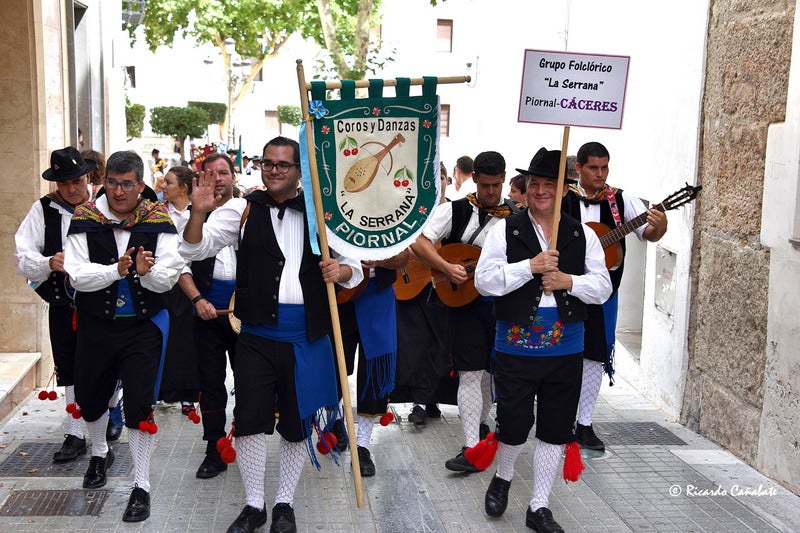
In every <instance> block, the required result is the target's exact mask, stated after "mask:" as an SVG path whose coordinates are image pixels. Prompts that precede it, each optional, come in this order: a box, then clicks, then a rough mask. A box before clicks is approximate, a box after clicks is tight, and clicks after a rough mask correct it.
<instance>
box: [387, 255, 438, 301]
mask: <svg viewBox="0 0 800 533" xmlns="http://www.w3.org/2000/svg"><path fill="white" fill-rule="evenodd" d="M429 283H431V269H430V268H428V266H426V265H425V263H423V262H422V261H420V260H419V259H417V258H416V257H414V256H411V257H409V259H408V264H406V266H404V267H402V268H399V269H397V280H396V281H395V282H394V285H393V287H394V295H395V298H397V299H398V300H402V301H406V300H410V299H412V298H414V297H416V296H417V295H418V294H419V293H421V292H422V289H424V288H425V287H427V286H428V284H429Z"/></svg>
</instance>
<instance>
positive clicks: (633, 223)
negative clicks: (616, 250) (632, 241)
mask: <svg viewBox="0 0 800 533" xmlns="http://www.w3.org/2000/svg"><path fill="white" fill-rule="evenodd" d="M651 209H658V210H659V211H661V212H662V213H663V212H665V211H666V209H664V205H663V204H656V205H654V206H653V207H652V208H651ZM645 222H647V211H645V212H644V213H642V214H640V215H639V216H637V217H635V218H632V219H631V220H629V221H628V222H626V223H624V224H622V225H621V226H617V227H616V228H614V229H612V230H611V231H609V232H608V233H606V234H605V235H603V236H602V237H600V244H601V245H602V246H603V248H607V247H609V246H611V245H612V244H614V243H615V242H617V241H621V240H622V239H624V238H625V235H627V234H628V233H630V232H632V231H634V230H635V229H636V228H638V227H639V226H643V225H644V223H645Z"/></svg>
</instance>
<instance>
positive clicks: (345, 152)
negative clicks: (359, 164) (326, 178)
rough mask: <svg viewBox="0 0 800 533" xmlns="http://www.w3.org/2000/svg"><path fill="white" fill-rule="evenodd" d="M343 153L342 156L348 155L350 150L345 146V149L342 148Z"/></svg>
mask: <svg viewBox="0 0 800 533" xmlns="http://www.w3.org/2000/svg"><path fill="white" fill-rule="evenodd" d="M343 153H344V156H345V157H347V156H349V155H350V150H349V149H347V148H345V150H344V152H343Z"/></svg>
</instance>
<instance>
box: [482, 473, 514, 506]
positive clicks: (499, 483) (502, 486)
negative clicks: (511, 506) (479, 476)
mask: <svg viewBox="0 0 800 533" xmlns="http://www.w3.org/2000/svg"><path fill="white" fill-rule="evenodd" d="M510 486H511V482H510V481H506V480H505V479H500V478H499V477H497V474H495V476H494V477H493V478H492V482H491V483H489V488H488V489H486V498H484V501H483V506H484V509H485V510H486V514H488V515H489V516H494V517H498V516H503V513H505V512H506V507H508V488H509V487H510Z"/></svg>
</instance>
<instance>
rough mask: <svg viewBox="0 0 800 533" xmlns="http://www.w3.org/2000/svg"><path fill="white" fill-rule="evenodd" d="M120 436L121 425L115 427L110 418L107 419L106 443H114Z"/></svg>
mask: <svg viewBox="0 0 800 533" xmlns="http://www.w3.org/2000/svg"><path fill="white" fill-rule="evenodd" d="M121 435H122V424H120V425H117V424H115V423H114V421H113V420H111V419H110V418H109V419H108V426H106V441H107V442H114V441H115V440H119V438H120V436H121Z"/></svg>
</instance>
